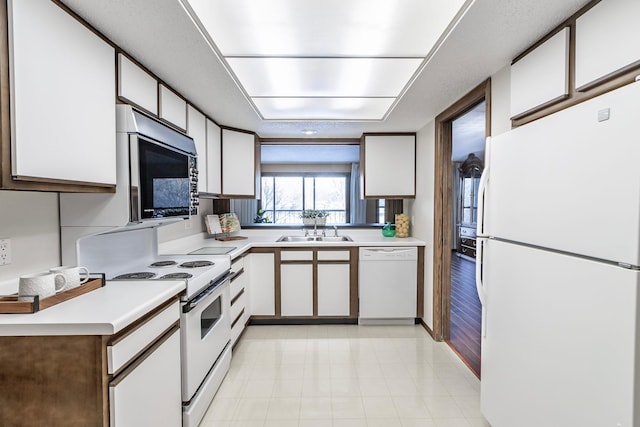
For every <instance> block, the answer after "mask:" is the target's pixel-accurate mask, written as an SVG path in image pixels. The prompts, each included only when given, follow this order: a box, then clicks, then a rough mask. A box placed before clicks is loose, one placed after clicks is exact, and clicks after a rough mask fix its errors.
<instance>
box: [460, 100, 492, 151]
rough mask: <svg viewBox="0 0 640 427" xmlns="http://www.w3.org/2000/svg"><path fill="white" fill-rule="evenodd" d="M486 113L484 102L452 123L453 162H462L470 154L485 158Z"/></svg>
mask: <svg viewBox="0 0 640 427" xmlns="http://www.w3.org/2000/svg"><path fill="white" fill-rule="evenodd" d="M486 111H487V109H486V103H485V102H484V101H483V102H481V103H479V104H478V105H476V106H475V107H473V108H472V109H471V110H469V111H467V112H466V113H464V114H463V115H462V116H460V117H458V118H457V119H455V120H454V121H453V122H452V123H451V133H452V141H453V143H452V147H451V148H452V149H451V160H453V161H454V162H462V161H464V160H465V159H466V158H467V156H468V155H469V154H470V153H473V154H475V155H476V156H478V157H480V158H484V156H483V154H484V144H485V138H486V136H485V133H486V126H485V122H486V116H485V115H486Z"/></svg>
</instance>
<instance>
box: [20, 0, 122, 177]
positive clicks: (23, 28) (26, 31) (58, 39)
mask: <svg viewBox="0 0 640 427" xmlns="http://www.w3.org/2000/svg"><path fill="white" fill-rule="evenodd" d="M7 6H8V14H9V16H8V18H9V49H10V55H9V58H10V70H9V71H10V72H9V74H10V78H11V80H10V86H11V97H10V100H11V108H10V110H11V155H12V159H11V173H12V175H13V176H14V177H15V178H17V179H24V180H33V181H39V180H42V181H48V180H60V181H71V182H79V183H82V184H85V183H86V184H97V185H115V184H116V147H115V138H116V133H115V130H116V127H115V117H116V112H115V82H114V75H115V64H114V59H115V51H114V48H113V47H112V46H110V45H109V44H107V43H106V42H105V41H104V40H102V39H101V38H100V37H98V36H97V35H95V34H94V33H93V32H91V31H90V30H88V29H87V28H86V27H85V26H84V25H82V24H81V23H80V22H78V21H77V20H76V19H74V18H73V17H72V16H70V15H69V14H67V13H66V12H65V11H64V10H62V9H61V8H60V7H58V6H57V5H56V4H55V3H54V2H51V1H44V0H41V1H35V0H29V1H24V0H10V1H9V2H8V3H7Z"/></svg>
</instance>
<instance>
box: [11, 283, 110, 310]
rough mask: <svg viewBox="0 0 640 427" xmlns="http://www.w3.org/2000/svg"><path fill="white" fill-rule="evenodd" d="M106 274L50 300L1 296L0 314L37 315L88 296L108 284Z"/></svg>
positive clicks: (33, 297)
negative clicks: (42, 311)
mask: <svg viewBox="0 0 640 427" xmlns="http://www.w3.org/2000/svg"><path fill="white" fill-rule="evenodd" d="M106 283H107V282H106V280H105V276H104V274H100V277H92V278H90V279H89V281H88V282H87V283H85V284H84V285H80V286H78V287H77V288H73V289H69V290H66V291H62V292H58V293H57V294H55V295H52V296H50V297H48V298H44V299H42V300H41V299H40V298H39V297H38V296H37V295H34V296H32V297H31V298H32V301H18V295H4V296H0V314H16V313H35V312H37V311H39V310H44V309H45V308H49V307H52V306H54V305H56V304H60V303H61V302H64V301H67V300H70V299H71V298H75V297H77V296H78V295H82V294H86V293H87V292H91V291H93V290H96V289H98V288H101V287H103V286H104V285H105V284H106Z"/></svg>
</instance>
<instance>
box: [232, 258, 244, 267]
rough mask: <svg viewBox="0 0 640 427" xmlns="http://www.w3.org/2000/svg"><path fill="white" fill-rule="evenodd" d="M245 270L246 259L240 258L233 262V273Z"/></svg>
mask: <svg viewBox="0 0 640 427" xmlns="http://www.w3.org/2000/svg"><path fill="white" fill-rule="evenodd" d="M243 268H244V257H242V256H241V257H238V258H236V259H234V260H233V261H232V262H231V271H240V270H242V269H243Z"/></svg>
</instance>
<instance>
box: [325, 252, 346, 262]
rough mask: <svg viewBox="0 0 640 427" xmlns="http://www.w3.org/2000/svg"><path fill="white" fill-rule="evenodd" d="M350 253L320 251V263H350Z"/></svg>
mask: <svg viewBox="0 0 640 427" xmlns="http://www.w3.org/2000/svg"><path fill="white" fill-rule="evenodd" d="M349 258H350V252H349V251H321V250H319V251H318V261H349Z"/></svg>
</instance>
